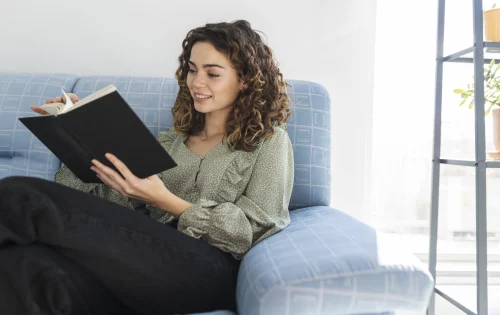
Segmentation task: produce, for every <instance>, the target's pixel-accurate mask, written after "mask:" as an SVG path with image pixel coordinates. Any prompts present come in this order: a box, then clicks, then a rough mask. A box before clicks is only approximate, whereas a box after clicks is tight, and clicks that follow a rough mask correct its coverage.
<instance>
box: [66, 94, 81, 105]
mask: <svg viewBox="0 0 500 315" xmlns="http://www.w3.org/2000/svg"><path fill="white" fill-rule="evenodd" d="M68 96H69V99H70V100H71V101H72V102H73V103H76V102H78V101H79V99H78V95H76V94H73V93H69V94H68Z"/></svg>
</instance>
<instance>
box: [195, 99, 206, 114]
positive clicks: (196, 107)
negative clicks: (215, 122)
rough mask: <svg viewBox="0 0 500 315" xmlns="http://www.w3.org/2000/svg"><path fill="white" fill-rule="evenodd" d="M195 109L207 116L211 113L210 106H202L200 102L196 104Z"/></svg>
mask: <svg viewBox="0 0 500 315" xmlns="http://www.w3.org/2000/svg"><path fill="white" fill-rule="evenodd" d="M194 109H196V111H197V112H200V113H205V114H206V113H208V112H210V106H207V105H205V104H200V103H198V102H194Z"/></svg>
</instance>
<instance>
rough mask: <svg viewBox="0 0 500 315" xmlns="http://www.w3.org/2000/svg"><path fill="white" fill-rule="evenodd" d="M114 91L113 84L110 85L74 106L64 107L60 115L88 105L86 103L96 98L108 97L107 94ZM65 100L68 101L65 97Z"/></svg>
mask: <svg viewBox="0 0 500 315" xmlns="http://www.w3.org/2000/svg"><path fill="white" fill-rule="evenodd" d="M114 91H116V86H114V85H113V84H110V85H108V86H106V87H104V88H102V89H100V90H99V91H96V92H94V93H92V94H90V95H89V96H87V97H85V98H84V99H81V100H79V101H78V102H76V103H75V104H72V105H70V106H65V107H64V109H63V111H62V113H61V114H63V113H67V112H69V111H72V110H74V109H77V108H78V107H80V106H83V105H85V104H88V103H90V102H92V101H94V100H96V99H98V98H101V97H103V96H105V95H108V94H109V93H112V92H114ZM65 95H66V94H65ZM66 99H69V97H67V96H66ZM70 102H71V101H70Z"/></svg>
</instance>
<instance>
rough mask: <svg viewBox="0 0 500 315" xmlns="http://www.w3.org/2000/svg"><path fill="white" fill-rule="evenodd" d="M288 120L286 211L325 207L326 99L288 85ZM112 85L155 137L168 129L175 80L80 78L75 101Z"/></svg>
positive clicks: (302, 84)
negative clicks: (290, 174)
mask: <svg viewBox="0 0 500 315" xmlns="http://www.w3.org/2000/svg"><path fill="white" fill-rule="evenodd" d="M287 83H289V84H290V87H289V88H288V94H289V96H290V98H291V101H292V103H291V107H292V116H291V117H290V118H289V120H288V121H287V131H288V134H289V136H290V140H291V142H292V145H293V152H294V161H295V170H294V172H295V180H294V187H293V192H292V197H291V201H290V209H297V208H301V207H307V206H313V205H319V206H326V205H329V203H330V166H331V162H330V97H329V95H328V93H327V91H326V89H325V88H324V87H323V86H321V85H319V84H316V83H313V82H309V81H299V80H289V81H287ZM109 84H114V85H115V86H116V87H117V89H118V91H119V93H120V94H121V95H122V97H123V98H124V99H125V100H126V101H127V102H128V104H129V105H130V107H132V109H133V110H134V111H135V113H136V114H137V115H138V116H139V118H141V119H142V121H143V122H144V123H145V124H146V126H147V127H148V128H149V130H151V132H152V133H153V134H154V135H157V134H158V132H160V131H166V130H168V129H169V128H170V127H172V125H173V119H172V112H171V110H172V107H173V105H174V102H175V99H176V97H177V92H178V90H179V87H178V84H177V80H176V79H174V78H163V77H128V76H88V77H82V78H81V79H80V80H79V81H78V83H77V84H76V86H75V88H74V90H73V93H75V94H77V95H78V96H79V97H80V98H83V97H86V96H88V95H89V94H91V93H93V92H95V91H97V90H99V89H102V88H103V87H105V86H107V85H109Z"/></svg>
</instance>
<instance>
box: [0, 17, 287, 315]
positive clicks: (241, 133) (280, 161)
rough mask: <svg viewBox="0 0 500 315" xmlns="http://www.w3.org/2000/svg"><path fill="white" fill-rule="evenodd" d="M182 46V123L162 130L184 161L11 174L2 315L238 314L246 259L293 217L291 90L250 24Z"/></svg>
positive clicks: (3, 220) (5, 205)
mask: <svg viewBox="0 0 500 315" xmlns="http://www.w3.org/2000/svg"><path fill="white" fill-rule="evenodd" d="M182 48H183V51H182V54H181V55H180V57H179V62H180V65H179V68H178V69H177V71H176V78H177V79H178V83H179V86H180V90H179V93H178V96H177V100H176V102H175V105H174V107H173V109H172V113H173V116H174V127H173V129H172V130H171V131H169V132H165V133H160V134H159V136H158V141H159V142H160V143H161V144H162V145H163V146H164V148H165V149H166V150H167V151H168V152H169V153H170V154H171V155H172V157H173V158H174V160H176V162H177V163H178V166H177V167H175V168H173V169H171V170H168V171H166V172H163V173H161V174H159V175H155V176H151V177H149V178H146V179H139V178H137V177H136V176H134V174H132V173H131V172H130V171H129V170H128V168H127V167H126V165H124V164H123V163H122V162H121V161H120V160H119V157H116V156H113V155H108V156H107V158H108V159H109V160H110V161H111V162H112V163H113V164H114V165H115V166H116V168H117V169H118V170H120V173H121V174H118V173H117V172H115V171H113V170H112V169H111V168H108V167H106V166H105V165H103V164H101V163H99V162H97V161H94V162H93V163H94V166H92V169H93V170H94V171H95V173H96V176H98V177H99V178H100V179H101V181H102V182H103V184H85V183H82V182H81V181H80V180H78V179H77V178H76V177H75V176H74V175H73V174H72V173H71V172H70V171H69V170H68V169H67V168H66V167H64V166H63V167H62V168H61V169H60V170H59V171H58V172H57V174H56V177H55V181H56V183H54V182H50V181H43V180H40V179H35V178H27V177H10V178H6V179H4V180H2V181H0V261H1V263H0V292H2V293H4V292H8V293H6V294H4V295H3V296H0V309H2V310H4V311H2V313H5V314H9V315H14V314H92V315H96V314H114V313H116V314H174V313H195V312H205V311H210V310H216V309H231V310H236V302H235V285H236V279H237V273H238V267H239V262H240V260H241V259H242V257H243V256H244V254H245V253H246V252H247V251H248V250H249V249H250V248H251V247H252V246H254V245H255V244H256V243H257V242H260V241H262V240H263V239H265V238H267V237H269V236H270V235H272V234H274V233H276V232H278V231H280V230H282V229H283V228H284V227H286V226H287V225H288V224H289V222H290V218H289V213H288V204H289V200H290V195H291V191H292V186H293V152H292V147H291V143H290V139H289V138H288V134H287V133H286V131H285V130H284V126H285V122H286V120H287V119H288V117H289V116H290V109H289V108H288V106H287V105H288V102H289V98H288V96H287V94H286V84H285V82H284V80H283V77H282V75H281V73H280V71H279V69H278V67H277V65H276V63H275V61H274V59H273V55H272V51H271V49H270V48H269V47H268V46H266V45H265V44H264V43H263V41H262V40H261V38H260V36H259V35H258V34H257V33H256V32H255V31H253V30H252V29H251V26H250V24H249V23H248V22H246V21H236V22H233V23H218V24H207V25H206V26H204V27H200V28H196V29H193V30H191V31H190V32H189V33H188V34H187V37H186V38H185V40H184V41H183V43H182ZM71 98H73V101H76V100H77V96H76V95H74V94H73V95H71ZM54 101H61V100H60V99H55V100H54ZM63 101H64V100H63ZM50 102H52V100H48V101H47V103H50ZM32 109H33V110H34V111H36V112H38V113H40V114H44V113H43V111H42V110H40V108H38V107H37V106H33V107H32ZM61 184H62V185H61ZM67 186H69V187H67ZM130 209H135V210H136V211H130ZM144 214H146V215H144Z"/></svg>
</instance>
